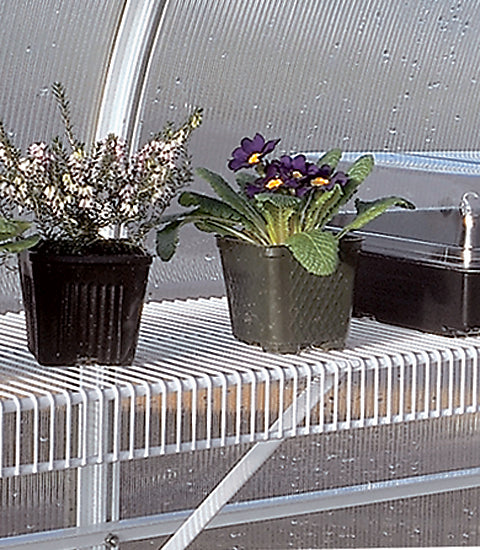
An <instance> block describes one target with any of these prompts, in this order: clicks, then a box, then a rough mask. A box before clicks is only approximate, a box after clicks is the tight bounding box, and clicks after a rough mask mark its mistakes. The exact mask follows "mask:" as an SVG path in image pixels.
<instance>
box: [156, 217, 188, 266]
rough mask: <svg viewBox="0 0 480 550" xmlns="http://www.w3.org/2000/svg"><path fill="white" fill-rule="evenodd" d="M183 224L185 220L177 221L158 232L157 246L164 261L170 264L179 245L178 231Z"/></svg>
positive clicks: (157, 250) (158, 252)
mask: <svg viewBox="0 0 480 550" xmlns="http://www.w3.org/2000/svg"><path fill="white" fill-rule="evenodd" d="M183 223H184V220H176V221H173V222H170V223H169V224H167V225H166V226H165V227H163V228H162V229H160V230H159V231H157V237H156V243H155V246H156V252H157V254H158V256H159V258H160V259H161V260H162V261H164V262H168V261H169V260H170V259H171V258H172V256H173V255H174V254H175V251H176V249H177V245H178V231H179V229H180V227H181V226H182V225H183Z"/></svg>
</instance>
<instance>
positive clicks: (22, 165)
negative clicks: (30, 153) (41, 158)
mask: <svg viewBox="0 0 480 550" xmlns="http://www.w3.org/2000/svg"><path fill="white" fill-rule="evenodd" d="M31 164H32V163H31V161H30V159H28V158H22V159H20V162H19V164H18V169H19V170H20V171H21V172H28V170H29V168H30V166H31Z"/></svg>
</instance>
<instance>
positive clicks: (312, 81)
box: [138, 0, 480, 173]
mask: <svg viewBox="0 0 480 550" xmlns="http://www.w3.org/2000/svg"><path fill="white" fill-rule="evenodd" d="M479 28H480V6H479V5H478V4H476V3H474V2H473V3H472V2H462V3H451V2H446V1H438V2H431V1H421V2H416V3H414V4H412V3H410V2H403V3H399V2H384V1H382V0H356V1H352V2H335V1H333V0H328V1H326V2H322V3H321V4H319V3H318V2H316V1H315V0H308V1H304V2H289V1H287V0H282V1H278V2H264V1H261V0H247V1H245V2H232V1H230V0H221V1H215V0H200V1H196V2H190V1H188V0H180V1H178V2H170V3H168V5H167V7H166V10H165V13H164V16H163V18H162V21H161V25H160V27H159V31H158V35H157V41H156V45H155V51H154V54H153V56H152V59H151V63H150V66H149V72H148V73H147V85H146V87H145V94H144V104H143V108H142V109H141V112H140V114H139V117H138V122H139V123H143V128H142V130H141V136H142V139H146V138H147V137H148V136H149V135H150V132H152V131H155V129H156V127H157V126H158V122H159V120H162V119H163V118H164V117H165V116H166V115H168V116H170V117H174V116H176V115H178V116H181V114H182V113H184V112H185V111H186V110H188V109H190V108H191V107H192V106H193V105H202V106H203V107H204V108H205V115H206V116H205V124H204V128H203V137H200V136H198V137H197V143H196V145H197V148H196V150H195V152H196V155H195V157H198V158H200V159H202V163H206V165H207V166H209V167H211V168H212V169H214V170H223V169H224V168H225V161H226V159H227V157H228V155H229V153H230V150H231V149H232V148H233V147H234V146H235V144H236V143H237V142H238V141H239V139H240V138H241V137H243V136H244V135H251V134H252V133H254V132H255V131H260V132H264V133H266V134H268V135H269V136H270V137H281V138H282V142H281V147H283V148H284V149H285V150H287V151H290V150H296V151H319V150H320V151H323V150H324V149H325V148H327V147H334V146H337V147H341V148H343V149H344V150H347V151H367V150H368V151H379V152H382V153H392V154H394V153H410V152H424V153H427V154H426V155H423V156H422V158H421V159H419V164H420V165H421V164H422V163H423V164H424V163H425V162H427V161H428V157H429V156H430V157H431V158H430V160H431V163H432V166H434V165H435V158H434V157H435V155H436V154H437V153H440V155H441V156H445V152H451V151H454V152H460V157H459V158H460V159H463V160H465V159H468V160H471V161H472V162H476V163H478V161H479V158H480V157H479V152H478V150H477V151H475V148H476V135H477V130H476V126H477V125H476V119H477V105H478V97H479V88H478V87H479V85H480V83H479V82H478V81H479V78H478V74H477V67H478V65H479V55H480V54H479V52H480V48H479V44H480V32H478V31H479ZM318 29H324V31H325V32H318ZM477 149H478V148H477ZM197 152H198V153H197ZM429 153H433V154H432V155H429ZM454 156H455V155H454ZM437 157H438V155H437ZM390 160H392V159H390ZM411 160H412V159H411V157H409V158H407V162H406V163H407V164H409V163H410V162H411ZM398 162H399V163H400V164H401V160H400V161H397V163H398ZM477 173H478V169H477Z"/></svg>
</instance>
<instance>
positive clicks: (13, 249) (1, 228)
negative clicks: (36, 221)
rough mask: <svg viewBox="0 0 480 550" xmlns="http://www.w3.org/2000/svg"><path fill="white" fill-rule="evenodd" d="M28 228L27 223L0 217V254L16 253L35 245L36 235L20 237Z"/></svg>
mask: <svg viewBox="0 0 480 550" xmlns="http://www.w3.org/2000/svg"><path fill="white" fill-rule="evenodd" d="M29 227H30V223H29V222H26V221H23V220H8V219H5V218H3V217H0V253H2V254H5V253H17V252H21V251H22V250H25V249H27V248H31V247H32V246H34V245H36V244H37V242H38V240H39V238H38V236H37V235H32V236H30V237H23V236H22V235H23V234H24V233H25V231H27V229H28V228H29Z"/></svg>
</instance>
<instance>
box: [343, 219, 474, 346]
mask: <svg viewBox="0 0 480 550" xmlns="http://www.w3.org/2000/svg"><path fill="white" fill-rule="evenodd" d="M350 218H351V215H349V214H342V215H339V216H338V217H337V218H336V219H335V220H334V224H333V225H334V226H337V227H338V226H342V225H344V224H345V223H346V222H347V221H348V220H349V219H350ZM470 222H471V226H470V229H469V230H468V233H469V234H468V235H467V234H466V233H467V231H466V227H465V217H464V215H463V213H462V212H461V211H460V210H459V209H458V208H442V209H424V210H421V209H419V210H414V211H404V210H402V211H393V212H388V213H386V214H384V215H383V216H381V217H380V218H377V219H376V220H374V221H373V222H371V223H370V224H369V225H367V226H366V227H365V228H364V229H363V230H360V231H358V232H357V233H358V234H360V235H362V236H363V237H364V242H363V246H362V251H361V253H360V257H359V263H358V269H357V274H356V279H355V293H354V316H357V317H361V316H370V317H373V318H375V319H377V320H378V321H382V322H385V323H390V324H395V325H400V326H404V327H408V328H415V329H419V330H423V331H427V332H433V333H436V334H443V335H452V336H459V335H465V334H475V333H480V246H479V243H480V220H478V219H477V218H476V217H474V216H472V217H471V218H470Z"/></svg>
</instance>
